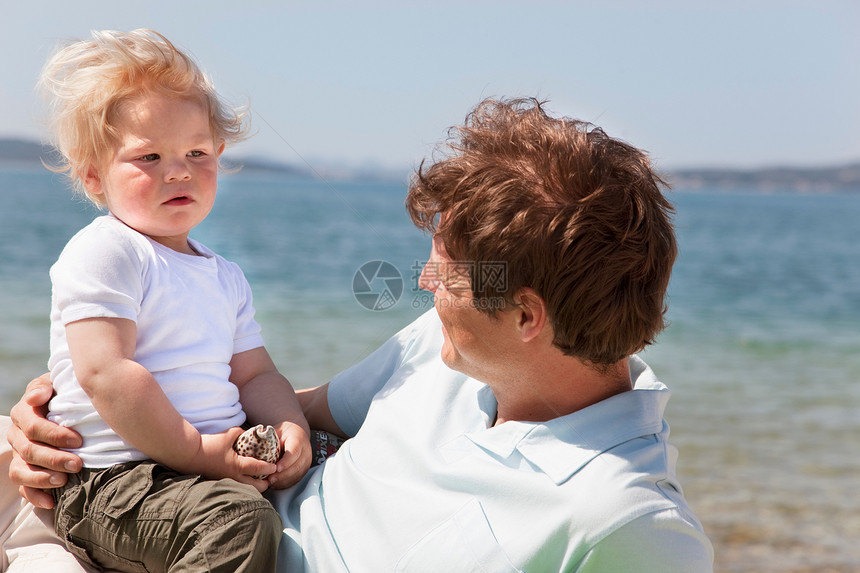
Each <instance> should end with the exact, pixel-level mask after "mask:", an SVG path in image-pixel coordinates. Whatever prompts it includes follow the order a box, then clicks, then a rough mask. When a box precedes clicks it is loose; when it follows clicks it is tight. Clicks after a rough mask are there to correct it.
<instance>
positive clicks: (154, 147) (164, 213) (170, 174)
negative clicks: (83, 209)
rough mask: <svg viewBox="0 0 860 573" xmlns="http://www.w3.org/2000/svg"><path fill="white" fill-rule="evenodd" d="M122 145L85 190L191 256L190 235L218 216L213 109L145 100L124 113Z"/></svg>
mask: <svg viewBox="0 0 860 573" xmlns="http://www.w3.org/2000/svg"><path fill="white" fill-rule="evenodd" d="M117 116H118V117H117V120H116V122H115V125H116V127H117V129H118V131H119V143H118V146H117V149H116V152H115V153H114V155H113V157H112V158H111V159H110V160H109V161H108V162H107V164H106V165H105V166H103V167H102V168H101V169H98V170H96V169H90V171H89V172H88V173H87V174H86V176H85V178H84V184H85V185H86V187H87V190H88V191H89V192H90V193H93V194H95V195H102V196H103V197H104V199H105V202H106V203H107V206H108V209H110V211H111V213H113V215H114V216H115V217H117V218H118V219H120V220H121V221H122V222H124V223H125V224H126V225H128V226H129V227H131V228H133V229H135V230H137V231H139V232H141V233H143V234H145V235H148V236H149V237H151V238H152V239H154V240H156V241H158V242H160V243H162V244H164V245H166V246H168V247H170V248H172V249H174V250H176V251H180V252H184V253H189V254H190V253H192V252H193V251H192V250H191V248H190V247H189V245H188V232H189V231H190V230H191V229H192V228H194V226H196V225H197V224H198V223H200V222H201V221H202V220H203V219H205V218H206V216H207V215H208V214H209V211H210V210H212V205H213V204H214V202H215V190H216V187H217V176H218V157H219V156H220V155H221V152H222V151H223V150H224V144H223V143H221V142H216V141H215V140H214V138H213V135H212V129H211V127H210V125H209V114H208V110H207V109H206V107H205V106H204V105H203V104H201V103H199V102H197V101H194V100H185V99H178V98H174V97H169V96H166V95H161V94H146V95H142V96H140V97H138V98H135V99H133V100H131V101H129V102H126V103H124V104H123V105H121V106H120V108H119V110H118V111H117Z"/></svg>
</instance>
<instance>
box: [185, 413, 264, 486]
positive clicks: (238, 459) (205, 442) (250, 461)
mask: <svg viewBox="0 0 860 573" xmlns="http://www.w3.org/2000/svg"><path fill="white" fill-rule="evenodd" d="M241 434H242V428H230V429H229V430H227V431H225V432H221V433H220V434H202V435H201V436H200V437H201V441H202V447H201V450H202V455H203V460H204V464H205V466H204V469H205V471H201V472H199V473H200V474H201V475H203V476H205V477H210V478H224V477H227V478H231V479H234V480H236V481H238V482H240V483H245V484H248V485H251V486H254V488H256V489H257V491H259V492H263V491H266V489H267V488H268V487H269V483H268V482H267V481H266V480H265V478H262V479H259V478H255V477H253V476H257V475H263V476H268V475H270V474H272V473H274V472H275V464H272V463H269V462H265V461H262V460H258V459H256V458H252V457H248V456H240V455H239V454H237V453H236V452H235V450H233V444H234V443H235V442H236V438H238V437H239V436H240V435H241Z"/></svg>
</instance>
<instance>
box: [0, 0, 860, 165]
mask: <svg viewBox="0 0 860 573" xmlns="http://www.w3.org/2000/svg"><path fill="white" fill-rule="evenodd" d="M72 8H73V9H72ZM138 27H148V28H153V29H155V30H157V31H159V32H161V33H163V34H164V35H165V36H167V37H168V38H169V39H170V40H172V41H173V42H174V43H176V44H177V45H178V46H180V47H181V48H183V49H186V50H187V51H189V52H191V53H192V54H193V55H194V57H195V58H196V59H197V60H198V61H199V62H200V63H201V64H202V66H203V67H204V68H205V69H207V70H208V71H209V72H210V74H211V75H212V76H213V78H214V79H215V82H216V85H217V87H218V88H219V91H221V92H222V94H224V95H225V96H226V97H227V98H228V99H229V100H230V101H232V102H234V103H249V104H250V106H251V110H252V118H253V122H252V123H253V126H254V129H255V131H256V135H255V136H254V137H253V138H252V139H251V140H249V141H247V142H244V143H242V144H240V146H239V147H237V148H236V149H235V150H234V153H236V154H240V155H258V156H263V157H267V158H271V159H277V160H282V161H289V162H294V163H295V162H301V161H302V160H304V161H307V162H308V163H310V164H311V165H314V164H327V165H330V164H333V163H334V164H336V163H342V164H345V165H348V166H359V165H368V164H370V165H379V166H384V167H390V168H394V169H408V168H410V167H412V166H414V165H416V164H417V162H418V161H420V159H421V158H422V157H424V156H426V155H428V154H429V153H430V152H431V151H432V148H433V145H434V144H435V143H436V142H438V141H439V140H441V139H442V138H444V136H445V133H446V128H447V127H448V126H451V125H455V124H458V123H460V122H461V121H462V120H463V118H464V116H465V114H466V113H467V111H468V110H469V109H470V108H471V107H472V106H474V104H476V103H477V102H478V101H479V100H480V99H481V98H483V97H487V96H525V95H535V96H538V97H541V98H545V99H548V100H550V103H549V108H550V109H551V110H552V111H553V112H555V113H557V114H563V115H569V116H572V117H577V118H580V119H585V120H589V121H592V122H594V123H596V124H598V125H600V126H602V127H604V128H605V129H606V130H607V131H608V132H609V133H610V135H613V136H616V137H620V138H622V139H625V140H627V141H629V142H631V143H633V144H634V145H637V146H639V147H642V148H645V149H646V150H648V151H649V152H650V154H651V156H652V157H653V158H654V159H655V160H656V162H657V163H658V165H659V166H661V167H663V168H678V167H692V166H696V167H700V166H735V167H758V166H773V165H801V166H815V165H832V164H836V163H841V162H847V161H857V160H860V33H858V30H860V3H858V2H854V1H852V0H844V1H837V0H816V1H815V2H812V1H810V2H797V1H792V0H784V1H759V2H756V1H754V0H747V1H744V2H737V1H734V0H727V1H723V2H719V3H712V2H708V3H705V2H691V1H687V2H681V1H678V2H670V1H660V0H655V1H652V2H638V1H612V0H607V1H603V2H550V1H543V0H538V1H533V2H525V1H522V2H516V3H514V2H506V1H504V0H497V1H481V0H476V1H472V2H467V1H466V0H461V1H459V2H454V1H448V0H434V1H433V2H423V3H418V2H406V1H402V0H401V1H399V2H398V1H378V2H372V1H365V2H360V3H359V2H348V1H346V0H341V1H325V0H317V1H316V2H287V1H281V2H254V1H252V0H246V1H245V2H242V3H237V2H229V3H228V2H221V1H218V0H212V1H209V2H194V1H186V2H174V1H173V0H171V1H170V2H166V1H162V0H154V1H149V2H144V3H125V2H96V1H92V0H77V1H75V2H73V3H65V2H62V3H61V2H42V1H39V0H35V1H27V2H14V3H12V4H11V5H10V6H7V7H4V14H3V22H2V23H0V53H2V54H3V56H2V58H0V109H1V110H2V112H0V118H2V121H0V136H25V137H33V138H39V137H40V136H43V135H44V132H43V131H42V128H41V127H40V124H39V122H38V117H39V108H38V106H37V105H36V99H35V97H34V94H33V85H34V84H35V81H36V78H37V76H38V73H39V69H40V67H41V65H42V63H43V62H44V60H45V58H46V57H47V56H48V55H49V53H50V52H51V51H52V49H53V47H54V46H55V44H56V42H57V40H59V39H64V38H80V37H86V36H88V35H89V31H90V30H92V29H108V28H109V29H119V30H128V29H133V28H138Z"/></svg>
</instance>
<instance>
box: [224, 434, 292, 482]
mask: <svg viewBox="0 0 860 573" xmlns="http://www.w3.org/2000/svg"><path fill="white" fill-rule="evenodd" d="M233 449H234V450H236V453H237V454H239V455H240V456H249V457H252V458H257V459H258V460H263V461H264V462H270V463H273V464H274V463H275V462H277V461H278V460H279V459H280V457H281V443H280V441H279V440H278V433H277V432H276V431H275V428H273V427H272V426H264V425H263V424H258V425H256V426H254V427H253V428H249V429H247V430H245V431H244V432H242V435H241V436H239V437H238V438H236V443H235V444H233ZM253 477H254V479H263V478H264V477H266V476H264V475H261V476H253Z"/></svg>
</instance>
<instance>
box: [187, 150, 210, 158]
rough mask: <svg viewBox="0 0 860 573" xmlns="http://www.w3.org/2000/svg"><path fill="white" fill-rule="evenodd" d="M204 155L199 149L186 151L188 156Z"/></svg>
mask: <svg viewBox="0 0 860 573" xmlns="http://www.w3.org/2000/svg"><path fill="white" fill-rule="evenodd" d="M204 155H206V154H205V153H204V152H202V151H200V150H199V149H195V150H194V151H189V152H188V156H189V157H203V156H204Z"/></svg>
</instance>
